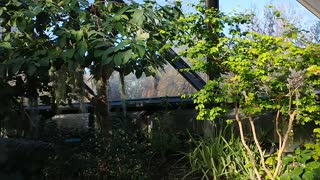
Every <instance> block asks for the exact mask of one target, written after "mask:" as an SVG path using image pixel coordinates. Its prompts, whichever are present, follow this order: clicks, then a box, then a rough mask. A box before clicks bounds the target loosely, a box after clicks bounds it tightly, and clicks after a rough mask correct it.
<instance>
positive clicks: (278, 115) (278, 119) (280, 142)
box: [276, 109, 282, 148]
mask: <svg viewBox="0 0 320 180" xmlns="http://www.w3.org/2000/svg"><path fill="white" fill-rule="evenodd" d="M280 115H281V112H280V109H278V110H277V116H276V132H277V135H278V138H279V148H280V147H281V146H282V136H281V133H280V130H279V121H280Z"/></svg>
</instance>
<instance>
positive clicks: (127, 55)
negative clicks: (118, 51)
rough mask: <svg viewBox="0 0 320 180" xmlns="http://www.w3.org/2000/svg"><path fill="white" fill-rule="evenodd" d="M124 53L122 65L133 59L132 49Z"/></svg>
mask: <svg viewBox="0 0 320 180" xmlns="http://www.w3.org/2000/svg"><path fill="white" fill-rule="evenodd" d="M122 53H123V60H122V64H126V63H127V62H128V61H129V60H130V58H131V57H132V49H128V50H127V51H125V52H122Z"/></svg>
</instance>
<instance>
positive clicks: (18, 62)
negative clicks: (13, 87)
mask: <svg viewBox="0 0 320 180" xmlns="http://www.w3.org/2000/svg"><path fill="white" fill-rule="evenodd" d="M25 62H26V60H25V59H15V60H13V61H11V62H10V63H11V64H12V66H13V67H12V69H11V71H12V73H14V74H16V73H18V72H20V71H21V67H22V65H23V64H24V63H25Z"/></svg>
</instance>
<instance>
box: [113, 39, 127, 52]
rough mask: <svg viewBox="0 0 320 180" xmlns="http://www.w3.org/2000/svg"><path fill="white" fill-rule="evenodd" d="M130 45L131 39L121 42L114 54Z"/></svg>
mask: <svg viewBox="0 0 320 180" xmlns="http://www.w3.org/2000/svg"><path fill="white" fill-rule="evenodd" d="M129 43H130V40H129V39H125V40H123V41H121V42H120V43H119V44H118V45H117V46H116V47H115V48H114V52H117V51H119V50H120V49H122V48H123V47H125V46H127V45H128V44H129Z"/></svg>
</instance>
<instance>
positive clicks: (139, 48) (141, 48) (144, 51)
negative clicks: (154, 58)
mask: <svg viewBox="0 0 320 180" xmlns="http://www.w3.org/2000/svg"><path fill="white" fill-rule="evenodd" d="M134 47H136V48H137V49H138V52H139V55H140V57H143V56H144V54H145V53H146V48H145V47H144V46H143V45H140V44H135V45H134Z"/></svg>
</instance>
